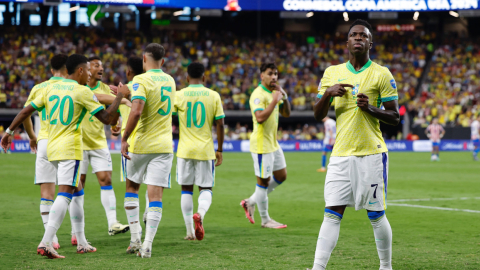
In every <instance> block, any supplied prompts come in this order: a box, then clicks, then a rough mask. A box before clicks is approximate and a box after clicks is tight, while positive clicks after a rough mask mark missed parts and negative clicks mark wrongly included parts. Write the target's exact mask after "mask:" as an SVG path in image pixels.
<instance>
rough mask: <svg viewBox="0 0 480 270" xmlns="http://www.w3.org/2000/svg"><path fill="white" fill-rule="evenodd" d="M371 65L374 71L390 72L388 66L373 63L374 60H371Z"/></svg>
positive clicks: (388, 73)
mask: <svg viewBox="0 0 480 270" xmlns="http://www.w3.org/2000/svg"><path fill="white" fill-rule="evenodd" d="M371 67H372V68H373V69H374V70H375V71H377V72H379V73H382V74H383V75H390V74H392V73H391V72H390V69H388V67H386V66H382V65H380V64H378V63H375V62H373V61H372V64H371Z"/></svg>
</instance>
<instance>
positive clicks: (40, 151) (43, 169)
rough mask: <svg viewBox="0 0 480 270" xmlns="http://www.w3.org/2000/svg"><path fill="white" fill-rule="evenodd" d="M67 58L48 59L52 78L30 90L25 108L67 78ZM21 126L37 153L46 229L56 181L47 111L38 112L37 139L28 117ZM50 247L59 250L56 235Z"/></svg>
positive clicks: (59, 56) (41, 200) (36, 173)
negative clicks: (51, 86)
mask: <svg viewBox="0 0 480 270" xmlns="http://www.w3.org/2000/svg"><path fill="white" fill-rule="evenodd" d="M67 58H68V56H67V55H65V54H57V55H55V56H53V57H52V59H50V66H51V70H50V71H51V72H52V75H53V77H51V78H50V79H49V80H48V81H45V82H43V83H40V84H37V85H35V86H34V87H33V88H32V91H30V95H29V96H28V99H27V102H26V103H25V107H27V106H28V105H30V103H32V101H33V100H35V98H36V97H38V96H40V95H42V91H43V90H44V89H45V88H47V87H48V86H50V85H51V84H54V83H57V82H59V81H61V80H62V79H63V78H66V77H67V76H68V73H67V67H66V66H65V63H66V62H67ZM23 125H24V126H25V130H26V131H27V133H28V135H29V137H30V141H31V143H30V144H31V148H32V149H36V152H37V158H36V161H35V184H36V185H39V186H40V196H41V199H40V215H41V217H42V221H43V226H44V227H45V229H47V224H48V216H49V214H50V209H51V208H52V205H53V199H54V197H55V182H56V180H57V171H56V168H55V166H53V164H52V163H50V162H49V161H48V157H47V144H48V125H49V120H48V115H47V111H46V110H45V109H43V110H42V111H41V112H40V132H39V133H38V138H36V135H35V132H34V131H33V124H32V120H31V118H30V117H28V118H27V119H26V120H25V121H24V122H23ZM52 246H53V248H54V249H59V248H60V244H59V243H58V238H57V236H56V235H55V236H54V237H53V242H52Z"/></svg>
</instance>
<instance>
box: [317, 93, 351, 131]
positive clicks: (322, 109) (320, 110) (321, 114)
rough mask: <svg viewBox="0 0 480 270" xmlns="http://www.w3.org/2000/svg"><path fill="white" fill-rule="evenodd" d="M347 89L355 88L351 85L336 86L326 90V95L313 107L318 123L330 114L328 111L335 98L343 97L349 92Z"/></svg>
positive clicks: (318, 99)
mask: <svg viewBox="0 0 480 270" xmlns="http://www.w3.org/2000/svg"><path fill="white" fill-rule="evenodd" d="M345 87H351V88H353V85H351V84H335V85H333V86H331V87H329V88H327V89H326V90H325V93H324V94H323V95H322V96H321V97H320V98H317V101H316V102H315V105H314V106H313V116H314V117H315V120H317V121H318V122H320V121H322V120H323V118H325V117H326V116H327V114H328V109H330V106H331V104H332V101H333V98H334V97H343V95H345V93H346V92H347V89H345Z"/></svg>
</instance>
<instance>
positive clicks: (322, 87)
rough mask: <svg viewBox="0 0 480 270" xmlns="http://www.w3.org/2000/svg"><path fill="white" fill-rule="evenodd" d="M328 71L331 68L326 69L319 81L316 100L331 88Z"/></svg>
mask: <svg viewBox="0 0 480 270" xmlns="http://www.w3.org/2000/svg"><path fill="white" fill-rule="evenodd" d="M330 69H331V68H327V69H326V70H325V72H324V73H323V77H322V79H321V80H320V84H319V85H318V94H317V98H322V96H323V94H325V91H326V90H327V88H329V87H331V86H332V82H331V76H330Z"/></svg>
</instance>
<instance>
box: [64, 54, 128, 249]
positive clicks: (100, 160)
mask: <svg viewBox="0 0 480 270" xmlns="http://www.w3.org/2000/svg"><path fill="white" fill-rule="evenodd" d="M88 61H89V62H90V67H91V73H92V77H91V78H90V80H89V81H88V84H87V86H88V88H90V90H91V91H92V92H93V93H94V94H102V95H111V94H110V87H109V86H108V85H107V84H104V83H103V82H101V80H102V76H103V66H102V61H101V60H100V58H99V57H98V56H93V57H90V58H89V59H88ZM116 119H118V118H116ZM116 119H115V120H114V121H115V122H114V123H113V124H116V121H117V120H116ZM109 124H111V123H109ZM82 129H83V161H82V166H80V173H81V176H80V179H81V182H82V185H83V186H84V187H85V181H86V178H87V172H88V164H90V165H91V166H92V172H93V173H95V174H96V176H97V179H98V183H99V184H100V190H101V191H100V197H101V201H102V205H103V208H104V209H105V214H106V216H107V221H108V234H109V235H115V234H119V233H125V232H127V231H128V229H129V227H128V225H123V224H120V223H119V222H118V221H117V199H116V197H115V192H114V191H113V187H112V158H111V156H110V151H109V150H108V146H107V138H106V136H105V130H104V124H103V123H102V122H101V121H99V120H98V119H95V117H93V116H91V117H86V118H85V119H83V122H82ZM72 244H75V234H73V231H72Z"/></svg>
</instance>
